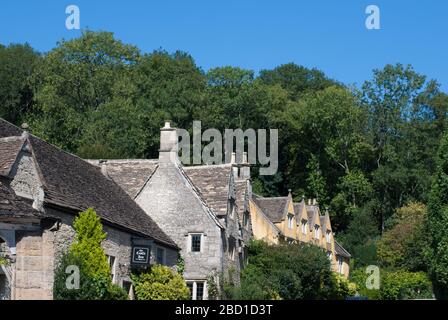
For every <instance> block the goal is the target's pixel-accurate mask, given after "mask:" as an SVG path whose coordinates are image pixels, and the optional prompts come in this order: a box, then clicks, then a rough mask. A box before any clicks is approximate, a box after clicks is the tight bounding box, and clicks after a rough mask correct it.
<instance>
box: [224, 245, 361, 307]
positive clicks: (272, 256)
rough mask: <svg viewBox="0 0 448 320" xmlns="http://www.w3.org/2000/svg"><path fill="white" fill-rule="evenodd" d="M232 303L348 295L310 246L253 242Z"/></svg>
mask: <svg viewBox="0 0 448 320" xmlns="http://www.w3.org/2000/svg"><path fill="white" fill-rule="evenodd" d="M248 252H249V264H248V265H247V267H246V268H245V269H244V270H243V272H242V276H241V285H240V287H237V288H235V290H233V292H234V296H233V297H232V298H235V299H248V300H260V299H286V300H297V299H335V298H343V297H344V296H345V295H346V294H348V293H349V292H350V290H351V289H352V288H353V285H351V286H350V289H349V288H348V287H349V286H348V284H347V286H346V287H345V286H344V285H345V283H344V284H341V283H339V282H337V281H335V278H334V274H333V272H332V271H331V268H330V262H329V260H328V259H327V257H326V255H325V252H324V251H323V250H322V249H320V248H318V247H316V246H313V245H309V244H280V245H275V246H274V245H268V244H266V243H264V242H262V241H252V243H251V245H250V246H249V251H248Z"/></svg>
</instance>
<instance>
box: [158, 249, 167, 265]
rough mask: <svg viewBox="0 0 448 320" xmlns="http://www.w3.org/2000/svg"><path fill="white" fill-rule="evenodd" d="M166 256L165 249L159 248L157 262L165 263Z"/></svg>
mask: <svg viewBox="0 0 448 320" xmlns="http://www.w3.org/2000/svg"><path fill="white" fill-rule="evenodd" d="M164 256H165V250H164V249H162V248H157V264H164V262H165V261H164V259H163V258H164Z"/></svg>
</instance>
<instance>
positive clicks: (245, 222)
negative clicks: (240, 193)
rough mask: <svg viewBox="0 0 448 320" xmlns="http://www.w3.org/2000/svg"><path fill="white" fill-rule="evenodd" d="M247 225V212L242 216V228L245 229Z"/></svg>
mask: <svg viewBox="0 0 448 320" xmlns="http://www.w3.org/2000/svg"><path fill="white" fill-rule="evenodd" d="M248 225H249V214H248V213H247V212H244V214H243V226H244V228H246V229H247V227H248Z"/></svg>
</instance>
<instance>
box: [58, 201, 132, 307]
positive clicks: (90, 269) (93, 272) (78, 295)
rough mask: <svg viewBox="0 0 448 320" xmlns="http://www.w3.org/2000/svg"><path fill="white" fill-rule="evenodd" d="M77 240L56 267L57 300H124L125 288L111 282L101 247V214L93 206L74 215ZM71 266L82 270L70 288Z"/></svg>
mask: <svg viewBox="0 0 448 320" xmlns="http://www.w3.org/2000/svg"><path fill="white" fill-rule="evenodd" d="M73 227H74V229H75V231H76V236H75V241H74V243H73V244H72V246H71V247H70V250H69V251H68V252H67V253H64V254H63V255H62V257H61V258H60V261H59V264H58V266H57V268H56V271H55V276H54V285H53V297H54V299H55V300H125V299H127V298H128V296H127V294H126V292H125V291H124V290H123V289H122V288H120V287H119V286H117V285H115V284H112V279H111V277H110V268H109V264H108V263H107V257H106V254H105V252H104V250H103V249H102V248H101V242H102V241H103V240H104V239H105V238H106V234H105V233H104V232H103V227H102V225H101V221H100V218H99V217H98V216H97V214H96V213H95V211H94V210H93V209H88V210H86V211H85V212H81V213H80V214H79V216H78V217H77V218H76V219H75V221H74V223H73ZM68 266H76V267H78V270H79V288H78V289H69V288H67V285H66V281H67V278H68V277H69V276H70V274H67V273H66V271H67V267H68Z"/></svg>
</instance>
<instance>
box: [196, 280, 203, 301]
mask: <svg viewBox="0 0 448 320" xmlns="http://www.w3.org/2000/svg"><path fill="white" fill-rule="evenodd" d="M196 300H204V282H196Z"/></svg>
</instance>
